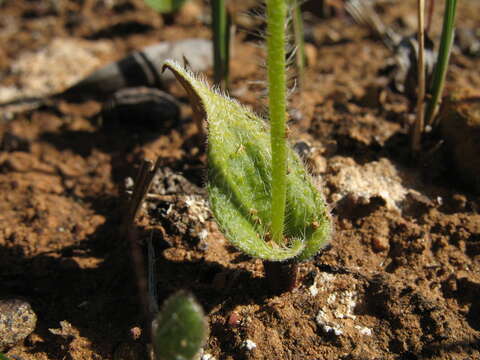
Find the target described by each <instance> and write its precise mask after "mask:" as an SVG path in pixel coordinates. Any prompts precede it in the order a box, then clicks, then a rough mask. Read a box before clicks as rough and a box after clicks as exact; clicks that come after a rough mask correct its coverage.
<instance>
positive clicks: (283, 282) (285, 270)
mask: <svg viewBox="0 0 480 360" xmlns="http://www.w3.org/2000/svg"><path fill="white" fill-rule="evenodd" d="M263 268H264V270H265V280H266V281H267V283H268V286H269V287H270V290H271V291H272V292H273V293H274V294H281V293H283V292H289V291H292V290H293V289H295V288H296V287H297V285H298V263H297V262H279V261H264V262H263Z"/></svg>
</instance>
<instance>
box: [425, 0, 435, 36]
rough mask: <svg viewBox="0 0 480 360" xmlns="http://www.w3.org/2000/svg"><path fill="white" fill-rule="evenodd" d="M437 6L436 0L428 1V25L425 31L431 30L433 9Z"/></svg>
mask: <svg viewBox="0 0 480 360" xmlns="http://www.w3.org/2000/svg"><path fill="white" fill-rule="evenodd" d="M434 8H435V0H429V1H428V15H427V26H426V27H425V33H427V34H428V33H429V32H430V27H431V26H432V18H433V10H434Z"/></svg>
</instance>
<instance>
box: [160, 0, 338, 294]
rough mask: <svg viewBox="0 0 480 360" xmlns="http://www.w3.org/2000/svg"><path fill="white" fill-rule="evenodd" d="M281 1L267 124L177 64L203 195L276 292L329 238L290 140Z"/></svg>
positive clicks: (270, 22)
mask: <svg viewBox="0 0 480 360" xmlns="http://www.w3.org/2000/svg"><path fill="white" fill-rule="evenodd" d="M286 14H287V4H286V2H285V0H268V1H267V75H268V90H269V91H268V92H269V120H270V121H269V123H268V122H266V121H265V120H264V119H262V118H260V117H259V116H257V115H256V114H254V113H252V112H251V111H250V110H248V109H247V108H246V107H244V106H242V105H241V104H239V103H238V102H236V101H234V100H232V99H230V98H229V97H228V96H226V95H224V94H222V93H220V92H218V91H216V90H212V89H211V88H210V87H209V86H208V85H207V84H206V82H205V81H203V80H201V79H199V78H197V77H196V76H195V75H193V74H192V73H191V72H190V71H188V70H186V69H184V68H183V67H181V66H180V65H178V64H177V63H175V62H172V61H167V62H166V63H165V65H164V68H166V69H169V70H171V71H173V73H174V74H175V76H176V78H177V79H178V80H179V81H180V83H181V84H182V85H183V87H184V88H185V89H186V91H187V93H188V95H189V98H190V101H191V103H192V107H193V109H194V112H195V113H196V116H197V117H200V118H202V119H205V120H206V123H207V130H208V148H207V155H208V183H207V189H208V195H209V201H210V206H211V209H212V212H213V214H214V216H215V218H216V221H217V223H218V224H219V227H220V229H221V230H222V232H223V233H224V235H225V236H226V238H227V239H228V240H229V241H230V242H231V243H232V244H233V245H234V246H235V247H237V248H238V249H240V250H241V251H243V252H244V253H245V254H248V255H250V256H252V257H255V258H260V259H262V260H263V262H264V267H265V274H266V278H267V281H268V282H269V285H270V287H271V289H272V291H274V292H277V293H278V292H282V291H286V290H291V289H292V288H293V287H294V286H295V283H296V276H297V264H298V263H299V262H301V261H305V260H308V259H310V258H312V257H313V256H314V255H315V254H317V253H318V251H319V250H320V249H321V248H322V247H323V246H324V245H326V243H327V242H328V240H329V237H330V234H331V220H330V215H329V210H328V206H327V205H326V203H325V201H324V198H323V196H322V194H321V193H320V192H319V190H318V189H317V187H316V186H315V185H314V183H313V180H312V178H311V177H310V175H309V174H308V172H307V171H306V169H305V167H304V164H303V163H302V161H301V159H300V158H299V157H298V155H297V154H296V153H295V152H294V151H293V150H292V148H291V147H290V146H289V145H288V142H287V139H286V138H287V132H286V125H285V123H286V103H287V102H286V74H285V68H286V60H285V57H286V55H285V54H286V52H285V21H286Z"/></svg>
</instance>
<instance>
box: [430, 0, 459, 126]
mask: <svg viewBox="0 0 480 360" xmlns="http://www.w3.org/2000/svg"><path fill="white" fill-rule="evenodd" d="M456 9H457V0H447V1H446V3H445V12H444V15H443V27H442V36H441V41H440V49H439V50H438V57H437V63H436V65H435V70H434V73H433V81H432V87H431V89H430V93H431V96H432V97H431V99H430V101H429V102H428V104H427V109H426V112H425V124H427V125H432V124H433V122H434V117H435V114H436V112H437V109H438V105H439V102H440V96H441V94H442V91H443V87H444V86H445V76H446V75H447V69H448V62H449V60H450V53H451V50H452V45H453V38H454V33H455V13H456Z"/></svg>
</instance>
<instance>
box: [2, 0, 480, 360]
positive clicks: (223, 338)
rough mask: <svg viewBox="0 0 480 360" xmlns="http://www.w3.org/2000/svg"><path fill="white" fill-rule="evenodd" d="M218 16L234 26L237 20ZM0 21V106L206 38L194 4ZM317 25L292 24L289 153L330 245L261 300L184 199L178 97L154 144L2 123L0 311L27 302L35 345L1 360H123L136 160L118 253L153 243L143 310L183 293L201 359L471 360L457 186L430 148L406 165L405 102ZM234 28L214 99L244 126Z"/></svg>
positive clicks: (87, 110)
mask: <svg viewBox="0 0 480 360" xmlns="http://www.w3.org/2000/svg"><path fill="white" fill-rule="evenodd" d="M250 3H251V2H250ZM311 3H314V2H313V1H312V2H311ZM237 6H239V8H238V9H237V10H236V11H237V14H239V13H240V11H243V10H246V9H247V8H248V6H249V2H244V4H242V5H241V6H240V5H237ZM458 6H459V14H458V20H457V21H458V24H460V25H461V26H462V27H466V28H472V29H475V28H478V27H479V26H480V18H479V17H478V14H479V11H480V3H479V2H478V1H474V0H469V1H467V0H465V1H461V2H459V4H458ZM442 7H443V3H442V4H438V5H437V6H436V9H435V17H434V19H435V21H434V23H433V28H432V37H433V39H434V40H437V39H438V34H439V32H440V28H441V20H440V14H441V11H442ZM0 8H1V10H0V12H1V15H0V28H1V31H0V44H1V46H0V53H1V56H0V78H1V79H2V83H1V85H2V88H1V90H2V91H4V92H8V89H12V88H16V89H17V90H15V91H20V92H23V93H24V94H26V95H32V94H37V95H38V94H41V93H42V92H43V93H45V92H46V91H47V92H51V93H53V92H57V91H61V90H63V89H64V88H65V87H66V86H70V85H72V84H73V82H74V81H77V80H79V77H80V78H81V76H85V75H87V74H88V72H89V71H91V70H93V69H94V68H98V67H99V66H101V65H103V64H106V63H108V62H110V61H114V60H117V59H119V58H121V57H122V56H123V55H125V54H126V53H128V52H129V51H131V50H134V49H140V48H142V47H143V46H146V45H150V44H153V43H156V42H158V41H162V40H177V39H183V38H188V37H195V36H196V37H203V38H209V37H210V30H209V27H208V24H206V22H208V15H207V14H208V7H207V6H206V5H204V4H203V3H196V2H193V3H190V4H189V5H188V6H187V7H186V8H184V9H183V10H182V11H181V12H180V13H178V14H176V15H170V16H164V17H162V16H161V15H159V14H156V13H155V12H154V11H153V10H151V9H149V8H148V7H147V6H146V5H144V3H143V2H142V1H141V0H118V1H100V0H80V1H78V0H62V1H34V0H22V1H13V0H5V1H2V2H1V3H0ZM414 9H415V2H414V1H388V2H387V1H383V2H381V3H380V4H379V5H378V10H379V13H380V16H381V18H382V19H383V20H384V21H385V22H386V23H388V24H392V25H393V26H395V27H396V28H397V29H400V30H401V31H402V32H403V33H405V34H409V33H413V32H414V31H415V21H416V20H415V11H414ZM309 10H312V11H314V10H315V6H312V4H310V6H309ZM332 14H333V16H332V17H329V18H326V19H317V18H315V17H314V16H315V15H314V14H313V13H311V14H309V15H308V16H307V17H308V19H309V20H308V22H307V26H306V29H307V30H306V31H307V37H308V41H309V44H308V54H309V58H310V61H311V66H310V67H309V68H308V70H307V73H306V76H305V79H306V81H305V84H304V87H303V89H302V90H301V91H297V92H294V93H293V95H292V99H291V100H292V101H291V102H292V109H294V110H292V111H291V114H290V115H291V119H292V120H291V124H290V127H291V134H290V138H291V141H292V143H296V144H297V146H296V147H297V148H299V149H302V153H303V155H304V156H305V161H306V162H307V164H308V166H310V167H311V169H312V172H313V174H314V176H315V177H316V179H317V180H318V182H319V183H320V184H321V186H322V187H323V189H324V192H325V195H326V198H327V200H328V202H329V203H330V204H331V208H332V213H333V217H334V221H335V233H334V235H333V237H332V239H331V242H330V244H329V246H328V247H327V248H325V249H324V250H323V251H322V252H321V253H320V254H318V255H317V256H316V257H315V258H314V259H312V260H311V261H309V262H305V263H302V264H301V265H300V285H299V287H298V288H297V289H295V290H294V291H292V292H290V293H285V294H282V295H278V296H273V295H271V294H270V293H269V292H268V290H267V286H266V284H265V280H264V278H263V266H262V263H261V261H259V260H255V259H250V258H248V257H246V256H245V255H243V254H241V253H239V252H238V251H236V250H235V249H234V248H232V247H231V246H230V245H229V244H228V242H227V241H226V240H225V238H224V237H223V236H222V234H221V233H220V232H219V231H218V228H217V227H216V224H215V222H214V221H213V219H212V217H211V214H210V212H209V210H208V206H207V202H206V194H205V190H204V188H203V186H204V183H203V180H204V178H205V176H204V173H205V163H206V160H205V155H204V146H203V140H202V137H201V136H199V134H198V128H197V127H196V124H195V122H194V121H193V119H192V117H191V110H190V108H189V105H188V103H187V101H186V96H185V94H184V93H183V92H182V89H181V87H180V86H179V85H178V84H175V83H172V84H169V85H168V86H167V90H168V92H170V93H171V94H173V95H174V96H175V97H177V99H178V100H179V101H181V102H182V118H181V120H180V121H179V122H177V123H169V124H168V126H165V127H164V128H163V129H161V131H157V132H155V133H152V131H151V130H146V129H142V128H138V127H135V126H133V127H132V124H128V126H125V128H122V127H115V128H113V129H110V128H109V129H106V128H102V127H101V126H100V125H99V124H98V121H97V120H96V118H97V115H98V113H99V112H100V109H101V105H102V104H101V102H100V101H99V100H98V99H91V100H88V101H85V102H82V103H70V102H67V101H55V102H53V103H51V104H48V105H47V106H43V107H41V108H38V109H33V110H29V111H24V112H19V113H8V112H7V111H3V110H2V120H0V146H1V148H0V284H1V286H0V297H2V298H21V299H24V300H27V301H28V302H29V303H30V304H31V306H32V308H33V310H34V311H35V313H36V315H37V326H36V329H35V331H34V332H33V333H32V334H31V335H29V336H28V337H27V338H26V339H25V341H23V342H21V343H19V344H17V345H16V346H14V347H12V348H10V349H7V350H6V354H7V355H8V356H9V357H10V358H12V359H112V358H117V359H127V358H128V359H133V358H141V355H139V354H140V353H141V352H140V353H139V351H138V349H139V348H140V349H141V348H142V346H140V344H143V343H144V342H145V341H146V340H145V336H144V335H141V334H140V332H142V331H143V334H145V329H144V325H143V323H142V320H143V314H144V309H142V306H141V304H142V301H141V298H142V297H140V296H139V291H138V286H137V281H136V277H135V268H134V266H133V265H132V253H131V250H130V244H129V242H128V241H127V239H126V237H125V233H124V229H125V227H124V225H125V224H124V222H125V220H124V219H125V213H126V211H127V209H128V196H127V195H126V191H125V189H126V187H125V183H126V181H125V180H126V179H127V178H128V177H132V178H135V175H136V173H137V170H138V167H139V165H140V163H141V161H142V160H143V159H145V158H147V159H152V160H156V159H157V158H159V159H160V164H161V167H160V172H159V174H158V175H157V177H156V178H155V179H154V186H153V187H152V189H151V190H150V192H151V196H149V197H148V198H147V201H146V203H145V206H144V207H143V208H142V210H141V212H140V214H139V216H138V218H137V221H136V225H135V230H136V243H137V244H139V245H141V248H142V249H143V250H144V252H146V244H147V243H148V241H149V240H151V241H152V243H153V245H154V249H155V253H156V262H155V268H156V277H157V284H156V285H157V288H156V290H157V291H158V301H159V303H160V304H161V303H162V302H163V301H164V300H165V299H166V298H167V297H168V296H169V295H171V294H172V293H174V292H175V291H177V290H179V289H186V290H188V291H190V292H191V293H193V294H194V295H195V297H196V298H197V299H198V301H199V302H200V304H201V305H202V306H203V308H204V310H205V312H206V314H207V315H208V321H209V324H210V329H211V331H210V336H209V338H208V341H207V343H206V345H205V348H204V353H203V359H209V355H211V356H213V357H215V358H216V359H272V360H273V359H312V360H313V359H345V360H346V359H352V360H353V359H455V360H457V359H458V360H460V359H462V360H464V359H480V320H479V317H480V303H479V298H480V257H479V256H480V214H479V209H480V197H479V196H478V192H477V193H475V192H474V191H475V190H474V189H472V188H468V187H466V186H465V185H464V182H462V181H460V180H459V178H457V172H456V171H455V170H452V169H454V167H453V165H452V164H451V163H450V161H451V160H452V159H451V157H449V156H446V155H448V154H445V153H446V152H448V151H449V150H445V149H448V148H444V147H442V146H440V147H438V146H437V147H436V148H435V149H438V148H440V150H435V151H432V152H431V153H429V156H427V157H426V159H423V160H424V161H422V162H421V163H420V164H412V162H411V161H410V158H409V155H408V153H409V150H408V149H409V147H408V144H409V139H408V134H407V133H408V131H407V128H408V127H407V123H408V122H409V121H410V119H411V115H410V114H409V111H410V110H409V109H410V106H409V101H408V100H407V98H406V97H405V96H403V95H401V94H397V93H395V92H394V91H393V90H392V89H390V88H389V87H388V86H387V83H388V78H387V75H386V72H385V71H384V70H385V68H386V67H387V66H388V64H389V63H391V60H392V54H391V53H390V51H389V50H388V49H386V48H385V47H384V46H383V45H382V43H381V42H380V41H379V40H378V39H377V38H375V36H374V35H372V34H371V33H370V32H369V31H368V29H365V28H363V27H360V26H358V25H355V24H353V23H352V21H351V20H350V19H349V18H348V16H347V15H346V14H345V13H344V12H343V11H340V10H338V8H336V10H335V9H334V11H333V12H332ZM237 21H238V23H239V24H240V25H239V26H238V27H239V31H238V33H237V35H236V37H235V46H234V54H233V60H232V68H231V90H230V93H231V94H232V96H234V97H236V98H238V99H239V100H240V101H241V102H243V103H245V104H247V105H250V106H251V107H252V108H254V109H255V110H257V111H260V112H263V111H264V110H263V109H264V104H262V103H259V102H258V99H259V98H261V95H262V93H263V88H262V86H261V85H258V80H263V79H264V78H265V76H264V73H263V70H262V69H261V68H260V66H258V65H257V62H256V61H255V60H254V59H255V58H256V57H257V56H258V57H259V56H261V51H260V50H259V49H258V47H256V46H255V41H256V40H258V39H257V38H256V37H255V36H254V35H252V34H254V33H255V32H254V31H253V30H255V28H254V27H255V26H257V23H256V22H255V21H250V20H249V19H248V17H241V16H239V17H238V19H237ZM66 43H69V44H70V45H71V48H68V49H69V50H68V51H66V52H65V54H63V55H62V56H61V57H59V60H58V61H59V62H58V64H56V65H55V66H52V65H50V66H42V65H41V64H40V65H39V64H35V63H33V62H32V63H31V70H32V72H31V73H30V72H26V71H25V67H20V70H19V68H18V66H19V65H18V62H19V61H20V60H19V59H22V58H23V59H25V57H24V56H27V55H31V54H35V53H38V52H40V51H42V49H45V48H46V47H48V46H49V45H51V44H56V47H59V45H58V44H66ZM79 44H80V45H79ZM65 46H67V45H65ZM62 48H63V47H62ZM75 49H80V50H78V51H80V52H81V54H83V55H82V56H77V55H78V54H76V53H75ZM85 49H86V50H85ZM85 51H86V53H85ZM47 54H48V53H47ZM85 54H86V55H85ZM87 55H88V56H87ZM47 58H49V59H51V58H52V57H49V56H47ZM63 58H66V59H67V60H65V61H62V59H63ZM82 60H85V61H86V62H88V64H85V65H84V64H83V63H82V62H81V61H82ZM16 66H17V67H16ZM22 66H25V65H22ZM62 66H63V68H62ZM479 67H480V59H479V58H475V57H469V56H467V55H464V54H462V53H461V52H460V51H456V52H455V53H454V54H453V57H452V65H451V67H450V72H449V75H448V84H449V88H450V89H453V88H469V89H478V88H479V86H480V76H479V73H478V69H479ZM27 68H28V66H27ZM22 69H23V70H22ZM62 69H63V70H62ZM84 72H85V73H84ZM34 76H38V78H35V77H34ZM477 93H478V92H477ZM3 95H5V93H4V94H3ZM465 106H466V105H465ZM132 123H133V119H132ZM132 128H133V130H132ZM467 133H468V131H467ZM477 141H478V139H477ZM477 148H478V146H477ZM471 158H472V159H474V158H473V157H471ZM475 159H476V158H475ZM477 163H478V162H477ZM470 174H472V173H470ZM473 176H479V173H478V172H477V173H476V174H475V173H474V172H473ZM129 182H130V181H127V183H129ZM140 288H142V287H140ZM135 354H137V355H135ZM128 356H130V357H128ZM135 356H137V357H135ZM210 359H211V357H210Z"/></svg>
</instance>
